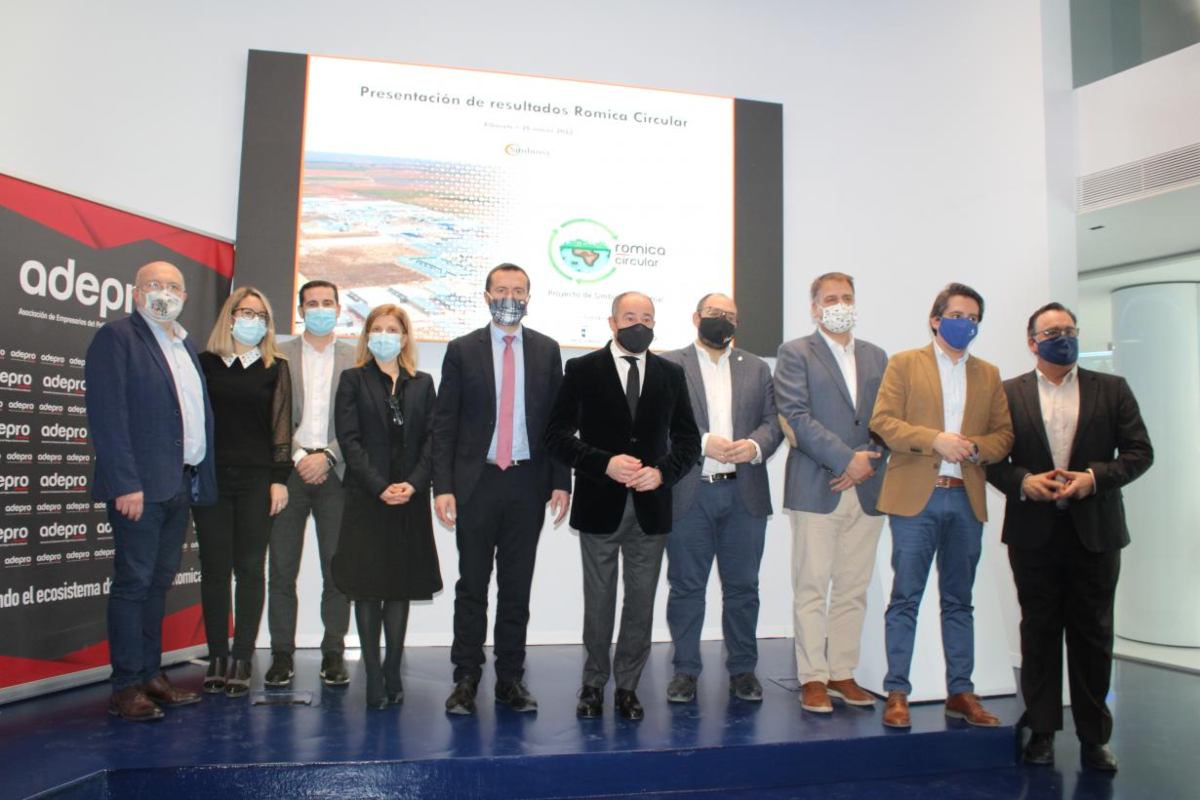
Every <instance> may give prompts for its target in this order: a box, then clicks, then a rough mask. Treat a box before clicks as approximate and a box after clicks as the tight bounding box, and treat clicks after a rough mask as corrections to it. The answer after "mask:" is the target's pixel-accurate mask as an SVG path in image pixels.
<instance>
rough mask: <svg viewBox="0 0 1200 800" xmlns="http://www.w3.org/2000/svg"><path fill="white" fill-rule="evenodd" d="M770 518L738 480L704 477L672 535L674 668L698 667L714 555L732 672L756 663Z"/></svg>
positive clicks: (670, 604)
mask: <svg viewBox="0 0 1200 800" xmlns="http://www.w3.org/2000/svg"><path fill="white" fill-rule="evenodd" d="M766 532H767V518H766V517H754V516H751V515H750V512H749V511H747V510H746V506H745V505H744V504H743V503H742V497H741V495H740V494H739V493H738V487H737V481H736V480H732V481H717V482H716V483H703V482H701V484H700V485H699V486H697V487H696V495H695V500H694V501H693V502H692V505H691V507H690V508H689V509H688V510H687V512H686V513H685V514H684V515H683V518H682V519H677V520H675V527H674V529H673V530H672V531H671V533H670V534H669V535H668V536H667V559H668V561H667V582H668V583H669V584H670V586H671V592H670V595H669V596H668V599H667V624H668V625H669V626H670V627H671V641H673V642H674V643H675V671H676V672H683V673H686V674H688V675H699V674H700V668H701V664H700V628H701V627H702V626H703V624H704V596H705V592H706V591H707V589H708V575H709V573H710V572H711V571H712V564H713V558H714V557H715V558H716V560H717V572H718V574H719V575H720V577H721V598H722V612H721V630H722V633H723V634H724V637H725V652H726V667H727V668H728V670H729V674H730V675H737V674H738V673H741V672H753V671H754V668H755V666H756V665H757V664H758V641H757V638H756V634H757V631H758V567H759V564H760V563H761V562H762V555H763V544H764V542H765V539H766Z"/></svg>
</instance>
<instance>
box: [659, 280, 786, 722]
mask: <svg viewBox="0 0 1200 800" xmlns="http://www.w3.org/2000/svg"><path fill="white" fill-rule="evenodd" d="M737 321H738V310H737V305H736V304H735V303H734V301H733V298H731V297H728V296H726V295H723V294H720V293H719V292H714V293H711V294H706V295H705V296H704V297H702V298H700V302H699V303H697V305H696V311H695V313H694V314H693V315H692V324H693V325H695V326H696V329H697V337H696V341H695V342H694V343H692V344H689V345H688V346H687V347H684V348H681V349H679V350H672V351H670V352H668V353H663V358H665V359H667V360H668V361H674V362H675V363H676V364H678V365H679V366H681V367H683V373H684V375H685V376H686V377H687V386H688V395H689V397H690V399H691V404H692V413H693V415H694V416H695V419H696V425H697V427H698V428H699V429H700V432H701V438H700V449H701V455H700V458H698V459H697V460H696V461H695V462H694V463H693V464H692V465H691V469H690V470H688V472H687V474H685V475H684V476H683V477H682V478H680V480H679V483H677V484H675V488H674V489H673V490H672V492H671V496H672V501H673V508H672V510H671V515H672V517H673V518H674V523H675V524H674V528H672V530H671V535H670V536H669V537H668V538H667V581H668V583H669V584H670V586H671V594H670V598H669V599H668V601H667V624H668V625H670V627H671V640H672V641H673V642H674V643H675V656H674V659H673V661H674V665H675V675H674V677H673V678H671V683H670V684H669V685H668V686H667V700H668V701H670V702H672V703H690V702H692V701H694V700H695V699H696V676H698V675H699V674H700V669H701V663H700V629H701V627H702V626H703V625H704V606H705V602H704V599H705V593H706V592H707V589H708V576H709V573H710V572H712V565H713V560H714V559H715V560H716V562H717V571H718V573H719V575H720V577H721V599H722V603H721V605H722V610H721V630H722V633H723V634H724V637H725V652H726V660H725V665H726V667H727V669H728V671H729V693H730V694H731V695H733V696H734V697H737V698H738V699H739V700H747V701H750V702H761V701H762V696H763V695H762V684H761V683H760V682H759V680H758V678H757V677H756V676H755V674H754V670H755V667H756V666H757V664H758V640H757V638H756V636H757V630H758V606H759V602H758V570H759V566H760V565H761V563H762V555H763V546H764V544H765V543H766V533H767V517H769V516H770V515H771V511H772V509H771V487H770V485H769V482H768V479H767V465H766V461H767V459H768V458H770V457H771V455H772V454H774V452H775V450H776V449H777V448H778V447H779V443H780V442H781V441H782V440H783V434H782V433H781V432H780V430H779V415H778V414H777V413H776V411H775V391H774V388H773V386H772V383H771V368H770V367H769V366H767V363H766V362H765V361H763V360H762V359H761V358H759V357H758V356H755V355H753V354H751V353H748V352H746V351H745V350H741V349H739V348H737V347H734V346H733V336H734V334H735V333H736V331H737Z"/></svg>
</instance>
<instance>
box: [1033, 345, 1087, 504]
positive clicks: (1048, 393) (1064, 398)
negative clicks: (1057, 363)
mask: <svg viewBox="0 0 1200 800" xmlns="http://www.w3.org/2000/svg"><path fill="white" fill-rule="evenodd" d="M1034 371H1035V372H1036V373H1037V385H1038V405H1040V406H1041V409H1042V425H1044V426H1045V428H1046V439H1047V440H1048V441H1049V442H1050V457H1051V458H1053V459H1054V468H1055V469H1070V463H1071V445H1072V444H1073V443H1074V442H1075V428H1076V427H1077V426H1078V425H1079V367H1078V366H1075V367H1071V371H1070V372H1068V373H1067V374H1066V375H1065V376H1063V379H1062V383H1059V384H1055V383H1054V382H1053V381H1051V380H1050V379H1049V378H1047V377H1046V376H1045V375H1043V374H1042V371H1041V370H1034ZM1088 471H1089V472H1090V471H1091V470H1088ZM1056 505H1057V506H1058V507H1059V508H1066V507H1067V505H1068V501H1066V500H1059V501H1058V502H1057V503H1056Z"/></svg>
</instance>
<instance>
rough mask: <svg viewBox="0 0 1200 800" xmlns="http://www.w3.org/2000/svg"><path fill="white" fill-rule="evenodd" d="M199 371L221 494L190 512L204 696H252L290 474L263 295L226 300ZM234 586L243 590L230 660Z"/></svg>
mask: <svg viewBox="0 0 1200 800" xmlns="http://www.w3.org/2000/svg"><path fill="white" fill-rule="evenodd" d="M200 367H201V369H202V370H203V372H204V379H205V382H206V383H207V384H208V394H209V397H210V398H211V399H212V409H213V422H214V423H215V450H216V453H215V455H216V465H217V490H218V498H217V503H216V505H212V506H196V507H194V508H193V509H192V517H193V519H195V521H196V538H197V540H198V541H199V543H200V571H201V576H200V602H201V607H202V608H203V610H204V631H205V634H206V635H207V637H208V653H209V665H208V672H207V674H206V675H205V677H204V691H206V692H220V691H224V692H225V694H226V695H227V696H229V697H241V696H243V695H245V694H247V693H248V692H249V691H250V673H251V658H252V656H253V655H254V640H255V639H256V638H258V625H259V622H260V621H261V619H262V610H263V598H264V595H265V580H264V577H263V573H264V567H265V565H266V557H267V543H268V542H269V541H270V537H271V518H272V517H274V516H275V515H276V514H278V513H279V512H280V511H282V510H283V508H284V506H286V505H287V479H288V474H289V473H290V472H291V471H292V461H291V449H292V448H291V443H292V380H291V375H290V373H289V372H288V363H287V361H286V360H284V359H283V358H281V357H280V355H279V352H278V351H277V350H276V348H275V322H274V317H273V316H272V314H271V304H270V303H269V302H267V298H266V296H265V295H264V294H263V293H262V292H260V291H258V290H257V289H255V288H253V287H250V286H242V287H240V288H238V289H236V290H234V292H233V293H232V294H230V295H229V299H227V300H226V301H225V305H224V306H223V307H222V308H221V313H220V314H219V315H218V316H217V321H216V324H214V325H213V329H212V334H211V335H210V336H209V337H208V349H207V350H206V351H205V352H203V353H201V354H200ZM231 576H232V577H236V580H237V590H236V593H235V595H234V600H233V604H232V605H233V608H232V611H233V617H234V628H233V650H232V653H231V651H230V648H229V614H230V610H231V609H230V596H229V595H230V580H231ZM231 655H232V659H231Z"/></svg>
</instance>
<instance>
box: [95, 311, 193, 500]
mask: <svg viewBox="0 0 1200 800" xmlns="http://www.w3.org/2000/svg"><path fill="white" fill-rule="evenodd" d="M184 345H185V346H186V347H187V351H188V355H190V356H191V358H192V364H193V365H195V367H196V373H197V374H198V375H200V389H201V391H202V392H203V393H204V438H205V444H206V446H205V451H204V453H205V455H204V460H203V461H202V462H201V463H200V464H197V465H195V466H196V467H197V470H196V479H195V480H194V481H193V483H192V504H193V505H211V504H212V503H215V502H216V501H217V474H216V467H215V465H214V457H215V450H216V447H215V445H214V443H213V411H212V405H211V404H210V403H209V400H208V389H207V388H206V387H205V386H204V374H203V372H202V371H201V369H200V361H199V359H198V358H197V354H196V348H195V347H194V346H193V345H192V338H191V337H190V336H189V337H188V338H187V339H185V340H184ZM84 378H85V380H86V381H87V416H88V428H89V430H90V431H91V437H92V445H93V446H94V447H95V449H96V473H95V477H94V478H93V479H92V496H93V497H95V498H96V499H97V500H114V499H116V498H118V497H120V496H122V495H126V494H131V493H133V492H142V493H143V494H144V495H145V500H146V502H149V503H161V502H163V501H166V500H169V499H170V498H172V497H174V496H175V492H177V491H179V483H180V479H181V478H182V476H183V416H182V413H181V411H180V408H179V396H178V395H177V394H176V392H175V379H174V378H173V377H172V375H171V368H170V367H169V366H168V365H167V359H166V358H165V357H164V356H163V353H162V348H160V347H159V346H158V340H157V339H155V338H154V332H153V331H151V330H150V325H149V323H147V322H146V320H144V319H142V316H141V314H140V313H138V312H134V313H133V314H131V315H130V316H128V317H125V318H124V319H118V320H113V321H112V322H109V323H108V324H106V325H105V326H104V327H102V328H101V329H100V330H98V331H96V336H95V338H94V339H92V343H91V345H90V346H89V347H88V351H87V363H86V364H85V366H84Z"/></svg>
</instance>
